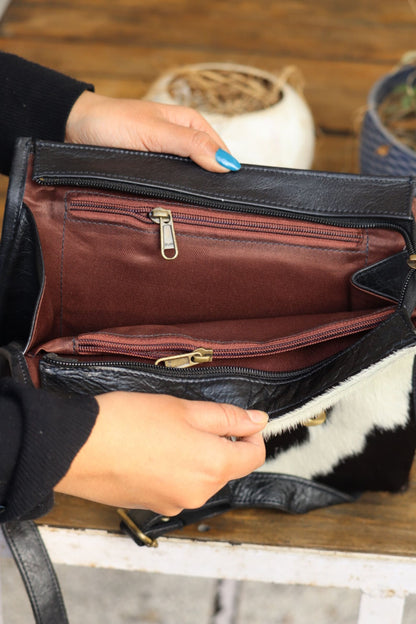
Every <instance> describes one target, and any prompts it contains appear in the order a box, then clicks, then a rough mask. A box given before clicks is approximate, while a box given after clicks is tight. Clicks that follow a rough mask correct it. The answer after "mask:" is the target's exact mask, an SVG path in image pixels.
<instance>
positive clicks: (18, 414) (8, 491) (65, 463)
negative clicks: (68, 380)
mask: <svg viewBox="0 0 416 624" xmlns="http://www.w3.org/2000/svg"><path fill="white" fill-rule="evenodd" d="M86 89H88V90H93V87H92V86H91V85H88V84H85V83H83V82H79V81H77V80H74V79H72V78H70V77H68V76H65V75H63V74H60V73H57V72H55V71H53V70H51V69H47V68H45V67H42V66H40V65H36V64H35V63H31V62H28V61H26V60H24V59H22V58H19V57H18V56H14V55H12V54H6V53H5V52H0V172H1V173H5V174H8V173H9V171H10V165H11V160H12V155H13V149H14V144H15V141H16V139H17V138H18V137H20V136H28V137H33V138H43V139H50V140H55V141H63V140H64V137H65V125H66V120H67V118H68V115H69V113H70V111H71V108H72V106H73V104H74V103H75V101H76V100H77V99H78V97H79V96H80V95H81V93H82V92H83V91H85V90H86ZM97 413H98V404H97V402H96V401H95V399H94V398H91V397H74V398H72V399H67V400H63V399H60V398H58V397H56V396H54V395H51V394H48V393H46V392H44V391H42V390H35V389H33V388H27V387H24V386H19V384H17V383H16V382H14V381H13V380H11V379H7V378H6V379H1V380H0V522H3V521H6V520H18V519H21V518H29V517H38V516H41V515H43V514H44V513H46V511H48V509H49V508H50V507H51V505H52V502H53V493H52V488H53V487H54V486H55V485H56V483H58V481H60V479H61V478H62V477H63V476H64V475H65V473H66V472H67V470H68V468H69V466H70V464H71V461H72V460H73V458H74V457H75V455H76V453H77V452H78V450H79V449H80V448H81V447H82V446H83V444H84V443H85V441H86V440H87V438H88V436H89V434H90V432H91V429H92V427H93V425H94V423H95V419H96V416H97Z"/></svg>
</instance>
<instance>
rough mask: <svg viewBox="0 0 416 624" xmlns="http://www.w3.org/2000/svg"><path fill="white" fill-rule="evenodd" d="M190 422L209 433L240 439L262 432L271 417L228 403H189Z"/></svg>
mask: <svg viewBox="0 0 416 624" xmlns="http://www.w3.org/2000/svg"><path fill="white" fill-rule="evenodd" d="M188 403H189V404H190V405H189V408H190V410H189V411H188V422H189V423H190V424H191V425H192V426H193V427H195V428H196V429H199V430H200V431H205V432H207V433H212V434H216V435H219V436H228V437H231V436H235V437H238V438H242V437H247V436H251V435H253V434H255V433H258V432H259V431H262V429H264V427H265V426H266V424H267V422H268V420H269V417H268V415H267V414H266V413H265V412H262V411H259V410H245V409H242V408H241V407H237V406H236V405H230V404H228V403H212V402H205V401H189V402H188Z"/></svg>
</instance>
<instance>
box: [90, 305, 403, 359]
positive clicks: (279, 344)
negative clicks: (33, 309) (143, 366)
mask: <svg viewBox="0 0 416 624" xmlns="http://www.w3.org/2000/svg"><path fill="white" fill-rule="evenodd" d="M390 314H392V312H391V311H390V310H386V311H383V312H380V313H378V314H376V315H374V316H373V317H372V318H371V319H367V320H364V321H360V320H357V321H354V322H351V323H350V324H348V327H346V328H344V329H338V328H334V329H333V330H325V331H322V332H316V333H315V334H314V340H313V341H311V339H310V337H306V336H305V337H304V338H302V337H299V338H296V339H281V340H278V341H276V343H274V344H270V345H269V346H267V345H262V346H249V345H246V344H244V343H243V345H242V348H232V347H229V348H224V347H222V348H221V347H219V348H216V347H215V346H214V345H215V341H212V343H211V344H210V345H209V346H210V348H213V349H214V357H215V358H225V357H229V358H239V357H240V358H244V357H261V356H266V355H274V354H278V353H282V352H284V351H286V350H291V349H296V348H299V347H303V346H308V345H310V344H315V343H316V340H317V339H318V340H329V339H333V338H342V337H344V336H347V335H349V334H352V333H357V332H359V331H361V330H364V329H371V328H373V327H375V326H376V325H377V324H378V322H379V321H380V320H383V319H384V318H387V316H389V315H390ZM81 342H82V344H81ZM203 342H207V341H203ZM196 343H197V339H195V340H194V341H193V342H192V343H191V342H171V343H164V344H160V343H152V344H148V345H143V346H140V345H131V344H130V343H117V342H114V341H111V340H100V339H92V340H85V342H84V341H83V339H82V338H80V339H79V347H78V349H79V353H80V355H83V354H84V353H85V352H87V353H94V351H95V349H96V348H97V347H101V348H104V349H107V351H110V350H111V353H120V351H122V353H121V354H125V355H135V354H139V355H140V356H141V357H148V358H151V357H155V355H154V351H155V350H156V349H159V350H163V351H165V350H173V349H175V350H185V351H189V350H193V349H195V348H197V347H196V346H195V345H196ZM199 346H200V345H199Z"/></svg>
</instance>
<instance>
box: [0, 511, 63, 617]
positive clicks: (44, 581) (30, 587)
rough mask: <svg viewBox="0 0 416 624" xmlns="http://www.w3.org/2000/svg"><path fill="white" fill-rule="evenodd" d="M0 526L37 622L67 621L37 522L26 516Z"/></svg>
mask: <svg viewBox="0 0 416 624" xmlns="http://www.w3.org/2000/svg"><path fill="white" fill-rule="evenodd" d="M1 528H2V531H3V535H4V537H5V539H6V542H7V544H8V545H9V548H10V550H11V551H12V554H13V557H14V559H15V561H16V564H17V567H18V569H19V572H20V575H21V577H22V580H23V582H24V585H25V587H26V591H27V593H28V596H29V600H30V604H31V607H32V611H33V614H34V616H35V621H36V624H68V617H67V614H66V609H65V605H64V602H63V599H62V594H61V591H60V588H59V583H58V579H57V577H56V574H55V570H54V569H53V566H52V563H51V561H50V559H49V555H48V553H47V551H46V548H45V545H44V543H43V541H42V538H41V536H40V533H39V530H38V528H37V526H36V525H35V524H34V523H33V522H32V521H30V520H28V521H25V522H6V523H4V524H2V525H1Z"/></svg>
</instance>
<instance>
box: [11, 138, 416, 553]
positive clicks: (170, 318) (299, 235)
mask: <svg viewBox="0 0 416 624" xmlns="http://www.w3.org/2000/svg"><path fill="white" fill-rule="evenodd" d="M413 191H414V188H413V182H412V179H410V178H388V177H380V178H373V177H367V176H358V175H341V174H332V173H319V172H310V171H297V170H287V169H277V168H265V167H259V166H247V165H245V166H243V167H242V169H241V171H239V172H238V173H232V174H227V175H218V174H213V173H208V172H206V171H204V170H202V169H200V168H198V167H197V166H196V165H195V164H193V163H191V162H190V161H188V160H186V159H182V158H177V157H172V156H167V155H156V154H150V153H140V152H133V151H126V150H117V149H107V148H98V147H89V146H75V145H64V144H54V143H49V142H44V141H32V140H30V139H22V140H21V141H20V142H19V144H18V147H17V151H16V157H15V161H14V165H13V169H12V174H11V178H10V188H9V193H8V199H7V206H6V213H5V219H4V225H3V236H2V241H1V248H0V310H1V317H0V338H1V340H0V344H3V345H4V347H3V349H2V353H3V357H4V358H6V359H7V361H8V363H9V369H10V371H11V373H12V374H13V375H14V376H15V377H16V378H18V379H20V380H21V381H22V383H33V384H34V385H35V386H38V387H42V388H45V389H47V390H49V391H50V392H57V393H59V394H63V395H65V394H66V393H74V392H78V393H88V394H97V393H101V392H109V391H112V390H120V389H121V390H128V391H136V392H152V393H164V394H171V395H174V396H178V397H182V398H187V399H198V400H210V401H222V402H229V403H234V404H237V405H240V406H242V407H244V408H255V409H261V410H264V411H266V412H267V413H268V414H269V416H270V422H269V425H268V427H267V429H266V432H265V437H266V447H267V461H266V463H265V465H264V467H263V468H262V469H261V470H259V471H256V472H254V473H253V474H251V475H249V476H248V477H246V478H244V479H241V480H236V481H233V482H231V483H229V484H228V485H227V486H226V488H224V489H223V490H222V491H221V492H219V493H218V494H217V495H216V496H215V497H213V498H212V499H211V500H210V501H208V503H207V505H206V506H204V508H201V509H199V510H192V511H189V512H184V513H183V514H181V515H180V516H177V517H175V518H171V519H170V520H169V521H166V518H163V519H161V518H160V517H158V516H157V515H155V514H152V513H150V512H140V511H130V512H128V513H127V515H126V513H123V518H124V519H123V528H124V529H125V530H126V531H128V532H130V533H131V534H132V536H133V537H134V539H135V540H136V542H137V543H139V544H143V543H146V544H148V545H150V544H152V543H154V540H155V539H156V538H157V537H158V535H160V534H162V533H164V532H166V531H167V530H169V529H171V528H177V527H179V526H182V525H183V524H184V523H186V522H189V521H191V522H192V521H195V520H197V519H200V518H201V517H206V516H208V515H211V514H214V513H218V512H220V511H224V510H226V509H229V508H231V507H241V506H260V507H265V506H269V507H275V508H277V509H284V510H286V511H289V512H293V513H303V512H306V511H308V510H310V509H314V508H317V507H322V506H327V505H332V504H338V503H343V502H348V501H352V500H354V498H355V497H356V496H357V495H358V494H359V493H360V492H362V491H365V490H386V491H398V490H400V489H401V488H403V487H404V486H405V485H406V483H407V480H408V476H409V470H410V467H411V464H412V461H413V456H414V450H415V442H416V428H415V419H414V404H413V403H414V400H413V388H414V383H413V360H414V354H415V349H416V335H415V330H414V327H413V323H412V318H411V317H412V313H413V310H414V307H415V304H416V278H415V267H416V246H415V243H416V240H415V221H414V217H413V213H412V201H413ZM16 310H18V311H19V313H18V314H16Z"/></svg>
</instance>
